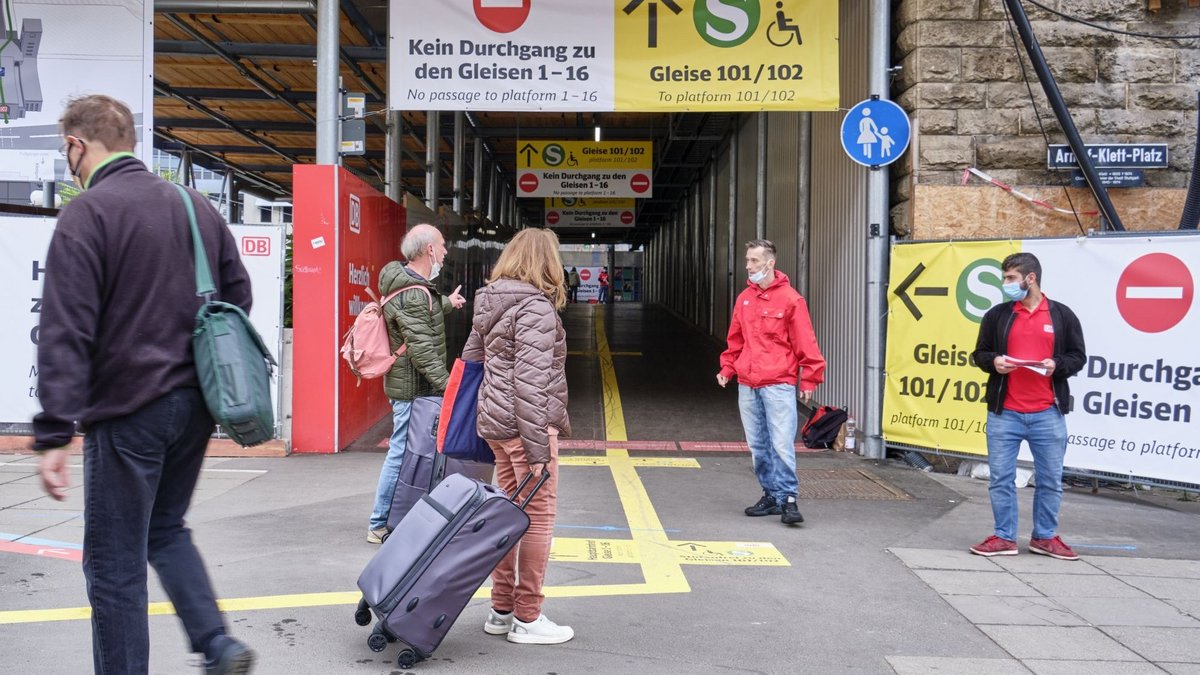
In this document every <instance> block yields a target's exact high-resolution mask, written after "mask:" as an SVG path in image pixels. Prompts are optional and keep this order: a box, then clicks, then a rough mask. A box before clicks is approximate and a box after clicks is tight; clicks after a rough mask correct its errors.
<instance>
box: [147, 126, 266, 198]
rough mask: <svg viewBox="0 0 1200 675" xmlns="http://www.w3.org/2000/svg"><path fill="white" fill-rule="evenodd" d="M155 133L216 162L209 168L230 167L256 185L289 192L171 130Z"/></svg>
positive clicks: (155, 131) (230, 169)
mask: <svg viewBox="0 0 1200 675" xmlns="http://www.w3.org/2000/svg"><path fill="white" fill-rule="evenodd" d="M154 135H155V136H158V137H159V138H161V139H163V140H165V141H168V142H170V143H174V144H176V145H178V146H179V147H182V148H187V149H188V150H191V151H192V152H194V153H196V154H198V155H201V156H202V157H205V158H207V159H208V160H210V161H212V162H214V164H212V165H209V166H205V168H207V169H209V170H212V171H224V170H226V169H228V170H229V171H232V172H233V173H235V174H237V175H238V176H241V177H242V179H243V180H245V181H247V182H250V183H254V184H255V185H259V186H261V187H263V188H265V189H267V190H270V191H272V192H275V193H277V194H280V195H284V196H286V195H288V194H289V192H288V190H285V189H284V187H283V186H282V185H280V184H279V183H276V182H275V181H272V180H268V179H266V178H263V177H261V176H257V175H255V174H254V173H252V172H250V171H247V170H246V169H245V168H243V167H242V166H240V165H238V164H235V163H233V162H228V161H225V160H224V159H222V158H220V157H218V156H216V155H214V154H212V153H211V152H208V151H206V150H204V149H202V148H200V147H199V146H196V145H193V144H191V143H188V142H187V141H185V140H183V139H181V138H178V137H177V136H174V135H172V134H171V133H169V132H166V131H162V130H161V129H155V130H154ZM193 159H195V158H193ZM202 166H204V165H203V164H202Z"/></svg>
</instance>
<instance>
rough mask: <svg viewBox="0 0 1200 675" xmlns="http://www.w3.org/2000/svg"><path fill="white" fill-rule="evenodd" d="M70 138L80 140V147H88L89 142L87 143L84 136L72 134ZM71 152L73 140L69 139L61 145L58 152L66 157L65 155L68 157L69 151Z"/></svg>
mask: <svg viewBox="0 0 1200 675" xmlns="http://www.w3.org/2000/svg"><path fill="white" fill-rule="evenodd" d="M70 138H74V139H75V140H77V141H79V147H80V148H85V147H87V143H85V142H84V140H83V139H82V138H78V137H76V136H71V137H70ZM69 152H71V141H70V140H67V141H65V142H64V143H63V144H62V146H61V147H59V149H58V154H59V155H62V156H63V157H64V158H65V157H67V153H69Z"/></svg>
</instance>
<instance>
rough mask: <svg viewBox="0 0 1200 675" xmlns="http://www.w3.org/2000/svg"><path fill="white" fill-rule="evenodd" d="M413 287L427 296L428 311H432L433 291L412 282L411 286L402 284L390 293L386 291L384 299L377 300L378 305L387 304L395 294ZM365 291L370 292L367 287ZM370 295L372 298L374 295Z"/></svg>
mask: <svg viewBox="0 0 1200 675" xmlns="http://www.w3.org/2000/svg"><path fill="white" fill-rule="evenodd" d="M413 289H419V290H420V291H422V292H423V293H425V295H426V296H428V298H429V311H431V312H432V311H433V293H431V292H429V289H428V288H427V287H425V286H422V285H421V284H413V285H411V286H404V287H401V288H397V289H396V290H394V291H392V292H391V293H388V294H387V296H386V297H384V299H383V300H381V301H380V302H379V306H380V307H383V306H384V305H386V304H388V303H389V302H391V301H392V300H395V299H396V296H397V295H400V294H401V293H403V292H404V291H411V290H413ZM367 292H368V293H370V292H371V291H370V289H367ZM371 297H372V298H374V297H375V296H374V294H372V295H371Z"/></svg>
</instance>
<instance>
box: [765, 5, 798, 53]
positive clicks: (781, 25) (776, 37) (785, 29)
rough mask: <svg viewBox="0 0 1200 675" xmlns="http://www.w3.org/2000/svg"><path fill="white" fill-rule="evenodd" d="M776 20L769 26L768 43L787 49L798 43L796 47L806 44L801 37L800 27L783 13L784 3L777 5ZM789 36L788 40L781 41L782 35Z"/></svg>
mask: <svg viewBox="0 0 1200 675" xmlns="http://www.w3.org/2000/svg"><path fill="white" fill-rule="evenodd" d="M775 9H776V10H777V11H776V12H775V20H774V21H772V22H771V23H769V24H767V41H768V42H770V43H771V44H773V45H775V46H776V47H786V46H788V45H790V44H792V41H793V40H795V41H796V46H797V47H799V46H800V45H802V44H804V40H803V39H801V37H800V27H799V26H797V25H796V24H794V23H792V20H791V19H789V18H788V17H787V15H786V14H784V13H783V3H782V2H776V3H775ZM785 33H786V34H787V39H785V40H783V41H782V42H781V41H780V40H781V39H782V38H781V37H780V36H781V35H782V34H785Z"/></svg>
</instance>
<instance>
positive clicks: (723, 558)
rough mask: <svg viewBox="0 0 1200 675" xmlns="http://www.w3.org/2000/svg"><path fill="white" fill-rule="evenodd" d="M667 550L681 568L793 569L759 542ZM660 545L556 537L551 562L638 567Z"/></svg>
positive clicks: (672, 545) (673, 545) (686, 544)
mask: <svg viewBox="0 0 1200 675" xmlns="http://www.w3.org/2000/svg"><path fill="white" fill-rule="evenodd" d="M668 544H669V545H668V546H667V547H666V548H665V550H666V551H668V552H669V553H670V554H671V555H673V556H675V559H676V560H677V561H678V562H679V563H680V564H682V565H724V566H731V565H732V566H745V565H753V566H759V567H762V566H769V567H790V566H791V563H789V562H788V561H787V559H786V558H784V557H783V554H781V553H780V552H779V550H778V549H776V548H775V546H774V544H769V543H766V542H759V541H671V542H668ZM653 546H661V544H651V543H647V542H640V541H637V540H633V539H581V538H573V537H555V538H554V545H553V547H552V548H551V550H550V559H551V560H553V561H556V562H586V563H595V562H604V563H626V564H637V563H639V562H641V560H642V559H643V558H644V557H645V555H646V553H647V547H653Z"/></svg>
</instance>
